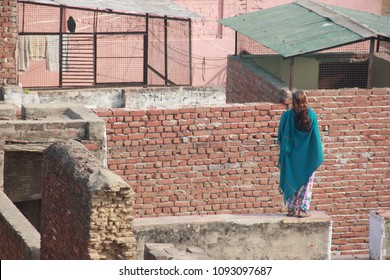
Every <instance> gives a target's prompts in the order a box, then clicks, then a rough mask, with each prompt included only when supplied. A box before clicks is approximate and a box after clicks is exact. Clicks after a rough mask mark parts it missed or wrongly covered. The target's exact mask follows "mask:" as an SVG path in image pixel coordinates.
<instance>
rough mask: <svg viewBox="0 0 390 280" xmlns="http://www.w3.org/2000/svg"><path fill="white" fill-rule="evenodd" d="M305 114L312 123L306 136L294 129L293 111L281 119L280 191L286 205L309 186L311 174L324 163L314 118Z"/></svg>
mask: <svg viewBox="0 0 390 280" xmlns="http://www.w3.org/2000/svg"><path fill="white" fill-rule="evenodd" d="M308 112H309V118H310V121H311V127H310V130H309V131H308V132H304V131H301V130H299V129H298V128H297V127H296V126H295V112H294V110H293V109H291V110H288V111H286V112H284V113H283V115H282V117H281V119H280V124H279V129H278V141H279V147H280V153H279V166H280V185H279V190H280V191H281V192H282V193H283V196H284V200H285V201H286V200H287V199H288V198H290V197H291V196H292V195H293V194H294V193H295V192H296V191H297V190H299V189H300V188H301V187H302V186H303V185H304V184H306V183H307V182H308V180H309V178H310V176H311V175H312V174H313V172H314V171H315V170H316V169H317V168H318V167H319V166H320V165H321V164H322V162H323V161H324V155H323V151H322V142H321V135H320V132H319V130H318V123H317V116H316V114H315V112H314V111H313V110H312V109H310V108H308Z"/></svg>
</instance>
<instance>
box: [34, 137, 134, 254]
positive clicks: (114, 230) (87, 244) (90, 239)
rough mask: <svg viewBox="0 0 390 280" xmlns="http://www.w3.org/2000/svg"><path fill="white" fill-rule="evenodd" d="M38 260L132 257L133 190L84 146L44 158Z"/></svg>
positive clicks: (66, 146) (52, 151)
mask: <svg viewBox="0 0 390 280" xmlns="http://www.w3.org/2000/svg"><path fill="white" fill-rule="evenodd" d="M42 169H43V172H42V173H43V175H42V177H43V187H42V227H41V236H42V237H41V239H42V243H41V244H42V247H41V259H134V258H135V247H136V242H135V238H134V235H133V232H132V220H133V214H132V205H133V191H132V190H131V188H130V187H129V186H128V185H127V184H126V183H125V182H124V181H123V180H122V179H121V178H120V177H119V176H117V175H115V174H113V173H111V172H110V171H108V170H107V169H105V168H103V167H102V164H101V162H100V161H99V160H98V159H97V158H95V157H94V156H93V155H92V153H90V152H89V151H88V150H87V149H86V148H85V147H84V146H83V145H81V144H80V143H78V142H76V141H73V140H71V141H68V142H62V143H56V144H53V145H51V146H50V147H49V148H47V149H46V150H45V151H44V154H43V167H42Z"/></svg>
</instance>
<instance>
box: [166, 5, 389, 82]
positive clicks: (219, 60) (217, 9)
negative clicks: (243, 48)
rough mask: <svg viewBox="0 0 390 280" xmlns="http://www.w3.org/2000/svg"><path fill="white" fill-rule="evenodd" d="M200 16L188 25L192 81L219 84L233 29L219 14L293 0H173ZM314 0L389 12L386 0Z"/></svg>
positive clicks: (230, 51)
mask: <svg viewBox="0 0 390 280" xmlns="http://www.w3.org/2000/svg"><path fill="white" fill-rule="evenodd" d="M173 1H174V2H175V3H177V4H179V5H181V6H183V7H185V8H187V9H188V10H190V11H192V12H195V13H197V14H199V15H200V16H202V17H203V19H202V20H194V21H193V25H192V30H193V40H192V50H193V52H192V67H193V85H194V86H200V85H223V84H225V81H226V64H227V56H228V55H231V54H234V45H235V43H234V32H233V31H232V30H230V29H228V28H225V27H222V26H221V25H220V24H218V22H217V21H218V20H219V19H221V18H228V17H232V16H235V15H239V14H243V13H249V12H253V11H256V10H259V9H267V8H271V7H275V6H279V5H284V4H287V3H291V2H293V0H173ZM318 2H321V3H324V4H329V5H334V6H340V7H344V8H349V9H355V10H360V11H365V12H370V13H374V14H387V15H389V14H390V0H346V1H337V0H320V1H318Z"/></svg>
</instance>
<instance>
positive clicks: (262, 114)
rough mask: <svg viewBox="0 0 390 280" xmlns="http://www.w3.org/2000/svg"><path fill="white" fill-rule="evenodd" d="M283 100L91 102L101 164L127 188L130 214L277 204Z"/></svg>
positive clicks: (275, 207) (251, 209)
mask: <svg viewBox="0 0 390 280" xmlns="http://www.w3.org/2000/svg"><path fill="white" fill-rule="evenodd" d="M284 108H285V106H284V105H272V104H248V105H236V106H234V105H231V106H222V107H207V108H206V107H204V108H194V107H193V108H181V109H170V110H148V111H143V110H130V109H113V110H96V113H97V114H98V115H99V116H101V117H103V118H104V119H105V120H106V121H107V141H108V143H107V145H108V150H109V151H108V154H109V155H108V166H109V168H110V170H112V171H113V172H115V173H116V174H118V175H121V176H122V177H123V178H124V179H125V180H126V181H127V182H128V183H129V185H130V186H131V187H132V188H133V189H134V190H135V193H136V200H135V206H134V210H135V213H136V215H137V216H155V215H194V214H199V215H200V214H222V213H264V212H278V211H280V210H281V208H282V199H281V198H280V197H279V199H273V198H275V197H278V194H279V192H278V190H277V187H275V186H276V183H277V180H278V174H277V168H276V167H275V162H277V154H278V148H277V143H276V138H272V135H273V134H276V132H277V121H278V120H279V117H280V116H279V115H280V114H281V113H282V112H283V110H284Z"/></svg>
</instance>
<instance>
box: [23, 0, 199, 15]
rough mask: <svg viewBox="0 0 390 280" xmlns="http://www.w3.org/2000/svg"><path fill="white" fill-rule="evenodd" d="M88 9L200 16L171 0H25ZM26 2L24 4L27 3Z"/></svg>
mask: <svg viewBox="0 0 390 280" xmlns="http://www.w3.org/2000/svg"><path fill="white" fill-rule="evenodd" d="M27 1H28V2H35V3H49V4H57V5H65V6H69V7H82V8H89V9H103V10H105V9H109V10H114V11H118V12H127V13H141V14H146V13H149V14H154V15H160V16H170V17H179V18H198V19H199V18H201V16H199V15H197V14H195V13H193V12H191V11H188V10H186V9H185V8H183V7H181V6H179V5H177V4H175V3H173V2H172V0H158V1H155V0H154V1H153V0H109V1H107V0H27ZM27 1H26V2H27Z"/></svg>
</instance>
